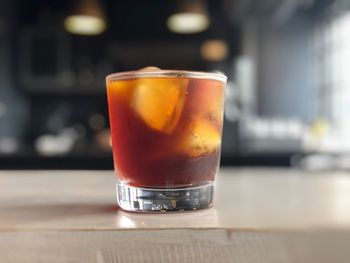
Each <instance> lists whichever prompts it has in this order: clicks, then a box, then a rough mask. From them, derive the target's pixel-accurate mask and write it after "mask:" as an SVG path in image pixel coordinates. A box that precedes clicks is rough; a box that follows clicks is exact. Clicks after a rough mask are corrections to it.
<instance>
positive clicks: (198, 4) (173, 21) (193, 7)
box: [167, 0, 210, 34]
mask: <svg viewBox="0 0 350 263" xmlns="http://www.w3.org/2000/svg"><path fill="white" fill-rule="evenodd" d="M209 23H210V22H209V16H208V13H207V11H206V8H205V6H204V3H203V2H202V1H198V0H187V1H182V2H180V3H179V7H178V10H177V11H176V12H175V13H174V14H172V15H171V16H169V18H168V21H167V26H168V28H169V30H171V31H172V32H175V33H180V34H193V33H199V32H202V31H204V30H206V29H207V28H208V26H209Z"/></svg>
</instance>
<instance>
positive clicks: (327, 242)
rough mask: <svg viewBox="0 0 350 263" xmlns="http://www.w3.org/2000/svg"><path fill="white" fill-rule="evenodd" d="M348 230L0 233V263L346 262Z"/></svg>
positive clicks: (347, 256) (347, 258) (348, 241)
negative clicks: (331, 231)
mask: <svg viewBox="0 0 350 263" xmlns="http://www.w3.org/2000/svg"><path fill="white" fill-rule="evenodd" d="M349 243H350V235H349V233H348V232H347V233H344V232H336V233H331V234H330V233H327V232H322V233H311V234H310V233H309V234H305V233H300V232H299V233H298V232H281V233H277V232H254V231H229V230H224V229H211V230H203V229H202V230H189V229H172V230H166V229H164V230H126V231H36V232H32V231H21V232H6V231H5V232H4V231H2V232H0V244H1V246H0V257H1V262H8V263H12V262H21V263H27V262H28V263H29V262H35V263H41V262H43V263H46V262H51V263H55V262H57V263H58V262H60V263H62V262H96V263H102V262H103V263H112V262H113V263H121V262H122V263H129V262H130V263H131V262H133V263H134V262H150V263H151V262H152V263H158V262H173V263H180V262H181V263H187V262H201V263H206V262H208V263H209V262H210V263H212V262H217V263H227V262H235V263H241V262H242V263H243V262H244V263H246V262H248V263H265V262H266V263H292V262H293V263H299V262H307V263H312V262H318V263H321V262H337V263H341V262H349V258H350V251H349V249H347V247H348V244H349Z"/></svg>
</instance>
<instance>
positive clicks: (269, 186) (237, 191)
mask: <svg viewBox="0 0 350 263" xmlns="http://www.w3.org/2000/svg"><path fill="white" fill-rule="evenodd" d="M114 188H115V179H114V176H113V172H108V171H107V172H101V171H75V172H73V171H11V172H10V171H1V172H0V262H1V263H2V262H9V263H12V262H35V263H37V262H38V263H40V262H97V263H101V262H103V263H105V262H126V263H128V262H155V263H157V262H175V263H177V262H181V263H186V262H236V263H240V262H249V263H265V262H269V263H274V262H276V263H277V262H278V263H284V262H286V263H289V262H293V263H294V262H296V263H298V262H308V263H309V262H311V263H313V262H349V259H350V250H349V249H348V244H350V176H349V175H348V174H346V173H340V172H329V173H306V172H302V171H298V170H283V169H265V170H263V169H255V170H254V169H243V170H242V169H240V170H237V169H235V170H232V169H223V170H221V172H220V174H219V176H218V181H217V189H216V197H215V198H216V200H215V207H214V208H212V209H208V210H204V211H197V212H190V213H183V214H135V213H127V212H123V211H121V210H119V209H118V207H117V206H116V202H115V189H114Z"/></svg>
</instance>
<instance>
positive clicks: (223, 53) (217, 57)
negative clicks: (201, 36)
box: [201, 39, 228, 62]
mask: <svg viewBox="0 0 350 263" xmlns="http://www.w3.org/2000/svg"><path fill="white" fill-rule="evenodd" d="M201 55H202V57H203V58H204V59H206V60H208V61H214V62H218V61H222V60H224V59H225V58H227V55H228V45H227V43H226V41H224V40H221V39H210V40H206V41H204V42H203V44H202V45H201Z"/></svg>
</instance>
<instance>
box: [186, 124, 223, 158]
mask: <svg viewBox="0 0 350 263" xmlns="http://www.w3.org/2000/svg"><path fill="white" fill-rule="evenodd" d="M220 143H221V133H220V131H219V129H218V128H217V127H214V126H213V125H212V123H210V122H209V121H207V120H205V119H200V120H197V121H196V122H194V123H192V126H191V128H190V129H188V131H187V132H186V133H185V135H184V136H183V137H182V141H181V143H180V150H181V152H183V153H185V154H187V155H189V156H191V157H197V156H200V155H203V154H209V153H212V152H214V151H216V150H218V148H219V146H220Z"/></svg>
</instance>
